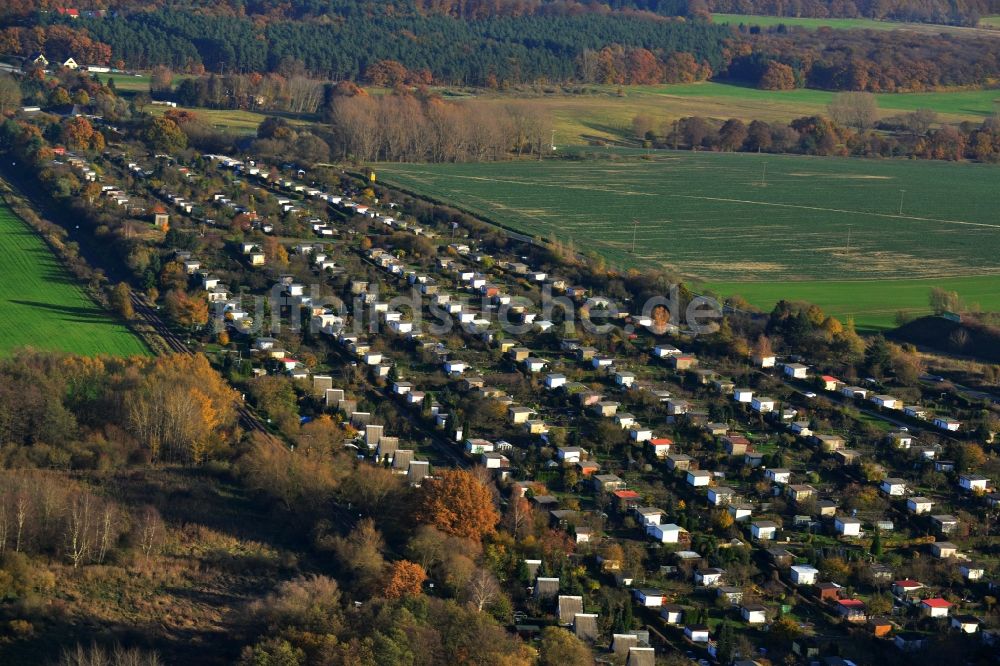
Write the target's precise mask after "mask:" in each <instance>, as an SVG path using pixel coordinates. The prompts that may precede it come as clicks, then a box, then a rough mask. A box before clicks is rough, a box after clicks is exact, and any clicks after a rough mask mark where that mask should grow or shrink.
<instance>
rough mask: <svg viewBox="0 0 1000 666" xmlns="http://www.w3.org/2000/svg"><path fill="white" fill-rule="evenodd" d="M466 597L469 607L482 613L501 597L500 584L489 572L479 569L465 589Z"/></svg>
mask: <svg viewBox="0 0 1000 666" xmlns="http://www.w3.org/2000/svg"><path fill="white" fill-rule="evenodd" d="M465 596H466V599H467V600H468V602H469V605H470V606H472V607H473V608H475V609H476V610H477V611H479V612H480V613H481V612H483V610H485V609H486V608H487V607H488V606H490V604H492V603H493V602H494V601H496V599H497V598H498V597H499V596H500V584H499V583H498V582H497V579H496V577H495V576H494V575H493V574H492V573H490V572H489V571H488V570H486V569H478V570H477V571H476V573H474V574H473V575H472V578H471V579H469V583H468V585H466V587H465Z"/></svg>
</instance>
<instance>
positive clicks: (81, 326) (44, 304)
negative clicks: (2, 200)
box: [0, 204, 148, 356]
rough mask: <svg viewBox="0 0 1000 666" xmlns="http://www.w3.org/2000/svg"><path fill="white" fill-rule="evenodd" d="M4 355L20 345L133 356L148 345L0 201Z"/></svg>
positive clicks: (0, 317)
mask: <svg viewBox="0 0 1000 666" xmlns="http://www.w3.org/2000/svg"><path fill="white" fill-rule="evenodd" d="M0 275H2V276H3V280H0V356H2V355H7V354H10V352H11V350H13V349H17V348H19V347H28V346H30V347H33V348H36V349H51V350H59V351H66V352H72V353H76V354H87V355H96V354H110V355H114V356H133V355H137V354H143V355H144V354H147V353H148V350H147V349H146V346H145V345H144V344H143V343H142V341H141V340H139V338H137V337H136V336H135V335H133V334H132V332H131V331H129V330H128V328H127V327H125V326H124V325H122V324H121V323H119V322H117V321H115V320H114V319H113V318H112V317H111V316H110V315H108V314H107V313H105V312H104V311H102V310H101V309H100V308H98V307H97V306H96V305H95V304H94V303H93V301H91V300H90V298H89V297H88V296H87V294H86V292H84V291H83V289H81V288H80V287H79V286H78V285H76V284H75V283H74V282H73V279H72V277H71V276H70V275H69V273H67V272H66V270H65V269H64V268H63V267H62V266H61V265H60V264H59V262H58V261H57V259H56V258H55V257H54V256H53V254H52V252H51V250H49V248H48V247H47V246H46V245H45V242H44V241H43V240H42V239H41V238H39V236H38V235H37V234H35V232H34V231H33V230H32V229H31V228H30V227H29V226H28V225H27V224H25V223H24V222H23V221H22V220H20V219H19V218H18V217H17V216H16V215H14V213H13V212H12V211H11V210H10V209H9V208H8V207H7V206H6V205H4V204H0Z"/></svg>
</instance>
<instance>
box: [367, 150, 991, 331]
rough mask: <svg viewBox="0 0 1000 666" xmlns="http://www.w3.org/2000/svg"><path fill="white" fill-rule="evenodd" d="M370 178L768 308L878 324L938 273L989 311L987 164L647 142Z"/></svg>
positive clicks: (922, 293)
mask: <svg viewBox="0 0 1000 666" xmlns="http://www.w3.org/2000/svg"><path fill="white" fill-rule="evenodd" d="M379 174H380V178H381V179H382V180H383V181H385V182H389V183H392V184H396V185H399V186H401V187H403V188H405V189H407V190H410V191H413V192H417V193H420V194H424V195H427V196H430V197H432V198H434V199H438V200H441V201H446V202H449V203H452V204H455V205H456V206H458V207H461V208H463V209H465V210H468V211H470V212H472V213H475V214H478V215H481V216H483V217H485V218H487V219H490V220H492V221H494V222H496V223H498V224H500V225H503V226H505V227H507V228H509V229H512V230H514V231H517V232H520V233H523V234H527V235H529V236H540V237H543V238H558V239H561V240H563V241H572V242H573V243H574V244H575V246H576V248H577V249H579V250H581V251H585V250H595V251H597V252H599V253H600V254H602V255H603V256H605V257H606V258H607V259H608V260H609V261H610V262H611V263H612V264H615V265H618V266H623V267H626V266H637V267H657V268H663V269H668V270H672V271H675V272H677V273H679V274H680V275H682V276H684V278H685V279H686V280H688V281H690V282H692V283H693V284H696V285H700V286H701V288H703V289H713V290H716V291H718V292H719V293H722V294H734V293H740V294H742V295H744V296H745V297H747V298H748V299H749V300H750V301H751V302H753V303H754V304H756V305H758V306H759V307H762V308H765V309H767V308H769V307H770V306H771V305H773V303H774V301H776V300H778V299H779V298H803V299H807V300H811V301H813V302H816V303H817V304H819V305H821V306H823V307H824V308H825V309H828V310H829V311H830V312H832V313H837V314H841V315H845V314H851V315H853V316H854V317H855V319H856V320H857V322H858V324H859V326H861V327H868V328H874V327H884V326H887V325H890V324H891V323H892V319H893V316H894V314H895V312H896V311H898V310H903V309H905V310H908V311H911V312H914V313H920V312H925V311H927V293H928V290H929V289H930V287H931V286H933V285H938V284H940V285H941V286H946V287H947V286H949V285H951V286H950V287H949V288H954V289H957V290H958V291H959V293H960V294H962V295H963V296H964V297H965V299H966V300H967V301H968V302H970V303H971V302H978V303H980V304H981V305H982V307H983V308H986V309H1000V219H998V218H997V216H996V211H997V210H1000V189H998V188H997V187H995V183H996V182H997V179H998V178H1000V169H997V168H996V167H990V166H985V165H975V164H950V163H941V162H910V161H865V160H856V159H835V158H817V157H799V156H775V155H754V154H741V153H675V152H658V153H654V154H653V155H651V156H647V157H646V158H640V157H639V156H638V155H634V154H633V155H631V156H630V157H621V156H617V158H616V159H612V158H609V159H584V160H579V161H574V160H547V161H544V162H506V163H493V164H450V165H395V164H393V165H388V164H387V165H381V166H380V167H379ZM901 200H902V209H901V208H900V202H901ZM900 210H902V212H900ZM636 222H637V224H636ZM633 235H634V238H635V251H634V252H633V251H632V243H633Z"/></svg>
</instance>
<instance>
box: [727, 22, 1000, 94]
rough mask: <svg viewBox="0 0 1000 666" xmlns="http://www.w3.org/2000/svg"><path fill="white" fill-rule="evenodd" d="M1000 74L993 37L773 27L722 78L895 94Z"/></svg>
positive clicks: (983, 81) (985, 80)
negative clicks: (787, 29)
mask: <svg viewBox="0 0 1000 666" xmlns="http://www.w3.org/2000/svg"><path fill="white" fill-rule="evenodd" d="M998 73H1000V51H998V49H997V48H996V40H995V39H994V38H992V37H969V36H962V37H958V36H955V35H945V34H941V35H921V36H920V38H919V39H914V37H913V35H912V34H908V33H906V32H902V31H889V30H885V31H877V30H824V31H820V30H816V31H810V30H796V31H794V32H791V33H783V32H780V31H778V30H776V29H775V30H770V31H767V32H764V33H761V34H760V35H757V36H754V37H753V39H752V48H750V44H745V45H744V46H743V47H742V48H740V49H739V51H738V52H737V53H736V54H735V55H734V56H733V58H732V59H731V61H730V63H729V65H728V67H727V69H726V71H725V72H724V74H722V76H723V77H724V78H728V79H731V80H734V81H738V82H744V83H747V84H749V85H754V86H757V87H760V88H764V89H768V90H790V89H792V88H802V87H808V88H819V89H822V90H860V91H870V92H897V91H919V90H931V89H934V88H937V87H942V86H962V85H990V84H991V82H992V81H993V79H994V78H995V77H996V76H997V74H998Z"/></svg>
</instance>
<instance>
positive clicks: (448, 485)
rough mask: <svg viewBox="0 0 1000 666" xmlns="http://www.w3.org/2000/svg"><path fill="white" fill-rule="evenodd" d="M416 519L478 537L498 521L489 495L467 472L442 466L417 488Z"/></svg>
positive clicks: (468, 536)
mask: <svg viewBox="0 0 1000 666" xmlns="http://www.w3.org/2000/svg"><path fill="white" fill-rule="evenodd" d="M415 513H416V519H417V520H418V521H419V522H421V523H427V524H430V525H433V526H435V527H437V528H438V529H440V530H441V531H443V532H446V533H448V534H453V535H456V536H462V537H467V538H469V539H474V540H476V541H481V540H482V538H483V537H484V536H487V535H489V534H492V533H493V532H494V530H496V526H497V523H498V522H500V514H499V513H498V512H497V509H496V507H495V506H493V495H492V493H490V490H489V488H487V487H486V486H485V485H483V483H482V482H481V481H480V480H479V479H477V478H476V477H475V475H473V474H472V473H471V472H468V471H466V470H463V469H451V470H445V471H443V472H441V473H439V474H438V475H437V478H435V479H432V480H428V481H427V482H425V483H424V485H423V487H422V488H421V489H420V495H419V497H418V501H417V508H416V512H415Z"/></svg>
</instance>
